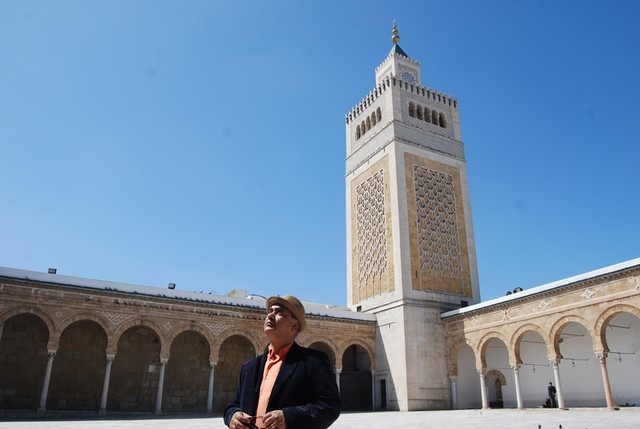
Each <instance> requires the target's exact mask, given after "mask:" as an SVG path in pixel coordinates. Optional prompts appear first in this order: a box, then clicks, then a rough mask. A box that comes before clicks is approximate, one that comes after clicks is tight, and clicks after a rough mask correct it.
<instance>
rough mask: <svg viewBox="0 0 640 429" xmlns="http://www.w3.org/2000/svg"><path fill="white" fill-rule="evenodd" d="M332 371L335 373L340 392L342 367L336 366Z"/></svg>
mask: <svg viewBox="0 0 640 429" xmlns="http://www.w3.org/2000/svg"><path fill="white" fill-rule="evenodd" d="M334 372H335V374H336V384H337V385H338V392H340V373H341V372H342V368H336V369H335V371H334Z"/></svg>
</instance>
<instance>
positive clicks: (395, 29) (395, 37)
mask: <svg viewBox="0 0 640 429" xmlns="http://www.w3.org/2000/svg"><path fill="white" fill-rule="evenodd" d="M391 41H393V43H395V44H396V45H397V44H398V42H399V41H400V36H398V27H397V26H396V20H395V19H394V20H393V35H392V36H391Z"/></svg>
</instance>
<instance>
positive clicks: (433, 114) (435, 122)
mask: <svg viewBox="0 0 640 429" xmlns="http://www.w3.org/2000/svg"><path fill="white" fill-rule="evenodd" d="M431 123H432V124H433V125H438V112H436V111H435V110H432V111H431Z"/></svg>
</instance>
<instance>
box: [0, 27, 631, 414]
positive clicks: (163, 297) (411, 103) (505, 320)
mask: <svg viewBox="0 0 640 429" xmlns="http://www.w3.org/2000/svg"><path fill="white" fill-rule="evenodd" d="M392 41H393V46H392V49H391V51H390V52H389V54H388V56H387V57H386V58H385V59H384V61H383V62H382V63H381V64H380V65H379V66H378V67H377V68H376V69H375V86H374V87H373V89H372V90H371V91H370V92H369V93H368V94H366V95H365V97H364V98H363V99H362V100H361V101H360V102H359V103H358V104H357V105H356V106H355V107H353V109H351V110H350V111H349V112H348V113H347V115H346V118H345V122H346V155H347V156H346V170H345V185H346V197H347V204H346V216H347V234H346V237H347V273H348V276H347V277H348V278H347V287H346V290H347V307H336V306H331V305H325V304H317V303H305V308H306V317H307V319H308V321H307V325H308V327H307V330H306V331H305V332H303V333H302V334H301V335H300V337H299V338H298V342H299V343H300V344H301V345H303V346H307V347H311V348H314V349H318V350H322V351H324V352H325V353H326V354H327V355H328V357H329V359H330V362H331V365H332V366H333V368H334V374H335V378H336V382H337V384H338V386H339V388H340V393H341V396H342V400H343V407H344V409H345V410H400V411H412V410H445V409H467V408H477V409H485V408H489V407H492V408H518V409H522V408H533V407H540V406H543V405H546V404H545V399H546V397H547V387H548V385H549V383H552V384H553V385H554V387H555V388H556V392H557V396H556V400H557V406H558V407H559V408H569V407H603V408H608V409H616V408H619V407H621V406H633V405H636V404H638V403H639V402H640V392H639V391H638V388H637V386H639V385H640V371H638V368H639V367H640V258H638V259H634V260H630V261H625V262H621V263H619V264H616V265H613V266H609V267H604V268H602V269H599V270H596V271H593V272H589V273H583V274H578V275H576V276H574V277H571V278H567V279H562V280H558V281H556V282H552V283H549V284H546V285H541V286H538V287H535V288H532V289H528V290H521V289H519V288H517V289H515V290H514V291H513V293H510V294H508V295H506V296H504V297H501V298H498V299H493V300H490V301H486V302H481V301H480V285H479V281H478V270H477V263H476V255H475V243H474V234H473V223H472V218H471V205H470V197H469V187H468V178H467V170H466V160H465V153H464V145H463V142H462V139H461V131H460V130H461V120H460V115H459V112H458V100H457V99H456V98H454V97H451V96H448V95H445V94H443V93H440V92H438V91H434V90H432V89H429V88H427V87H425V86H424V85H423V83H422V79H421V69H420V63H419V62H418V61H417V60H415V59H412V58H411V57H410V56H409V55H408V54H407V53H406V52H405V51H404V50H403V49H402V48H401V47H400V45H399V41H400V38H399V36H398V32H397V28H396V26H395V24H394V28H393V33H392ZM264 305H265V301H264V297H261V296H256V295H247V294H246V292H245V291H240V290H235V291H232V292H230V293H229V294H228V295H225V296H221V295H212V294H202V293H195V292H193V293H192V292H185V291H180V290H176V289H175V285H172V284H169V285H168V287H167V288H157V287H148V286H140V285H132V284H124V283H116V282H111V281H108V280H94V279H85V278H78V277H72V276H66V275H60V274H57V272H56V270H55V269H50V270H49V271H48V272H46V273H45V272H34V271H26V270H21V269H15V268H3V267H0V416H9V415H15V414H20V413H23V414H25V415H29V413H33V414H36V415H38V416H41V417H47V416H56V415H64V414H65V413H76V414H77V413H96V414H98V415H108V414H109V413H126V412H135V413H154V414H165V413H169V414H170V413H218V412H220V411H222V410H223V409H224V407H225V405H226V404H227V402H228V401H229V400H230V399H231V397H232V395H233V394H234V392H235V386H236V382H237V377H238V374H239V370H240V365H241V364H242V362H244V361H246V360H248V359H250V358H251V357H253V356H256V355H258V354H260V353H262V351H263V350H264V349H265V348H266V346H267V339H266V338H265V337H264V336H263V335H261V333H262V322H263V319H264Z"/></svg>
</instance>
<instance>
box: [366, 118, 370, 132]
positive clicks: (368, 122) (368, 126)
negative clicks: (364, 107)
mask: <svg viewBox="0 0 640 429" xmlns="http://www.w3.org/2000/svg"><path fill="white" fill-rule="evenodd" d="M370 129H371V118H367V131H369V130H370Z"/></svg>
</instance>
